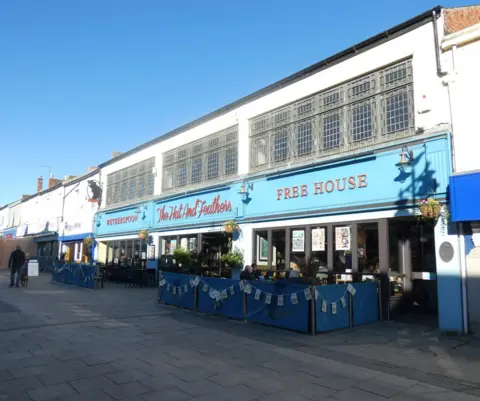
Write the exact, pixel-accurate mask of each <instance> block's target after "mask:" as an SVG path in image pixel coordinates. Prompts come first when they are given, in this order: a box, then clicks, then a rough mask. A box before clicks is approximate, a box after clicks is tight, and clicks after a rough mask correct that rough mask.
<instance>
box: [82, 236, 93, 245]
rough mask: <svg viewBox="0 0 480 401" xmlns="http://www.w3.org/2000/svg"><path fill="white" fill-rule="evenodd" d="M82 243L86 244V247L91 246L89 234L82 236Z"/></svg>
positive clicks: (91, 240)
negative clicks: (85, 236)
mask: <svg viewBox="0 0 480 401" xmlns="http://www.w3.org/2000/svg"><path fill="white" fill-rule="evenodd" d="M83 243H84V244H85V245H86V246H87V247H91V246H92V244H93V237H92V236H91V235H89V236H88V237H87V238H84V239H83Z"/></svg>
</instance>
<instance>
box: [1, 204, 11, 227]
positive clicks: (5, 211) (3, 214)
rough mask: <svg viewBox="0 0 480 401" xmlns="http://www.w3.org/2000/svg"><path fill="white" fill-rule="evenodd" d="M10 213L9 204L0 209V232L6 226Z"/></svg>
mask: <svg viewBox="0 0 480 401" xmlns="http://www.w3.org/2000/svg"><path fill="white" fill-rule="evenodd" d="M9 213H10V205H5V206H4V207H3V209H0V232H1V231H3V230H5V229H6V228H8V217H9Z"/></svg>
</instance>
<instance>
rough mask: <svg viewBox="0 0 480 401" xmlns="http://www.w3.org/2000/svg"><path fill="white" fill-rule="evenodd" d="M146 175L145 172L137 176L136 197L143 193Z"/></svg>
mask: <svg viewBox="0 0 480 401" xmlns="http://www.w3.org/2000/svg"><path fill="white" fill-rule="evenodd" d="M146 179H147V177H146V176H145V174H142V175H139V176H138V178H137V198H141V197H142V196H144V195H145V185H146Z"/></svg>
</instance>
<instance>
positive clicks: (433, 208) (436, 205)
mask: <svg viewBox="0 0 480 401" xmlns="http://www.w3.org/2000/svg"><path fill="white" fill-rule="evenodd" d="M419 209H420V214H421V216H422V218H423V219H426V220H436V219H438V218H439V217H440V213H441V211H442V205H440V202H439V201H438V200H436V199H434V198H428V199H424V200H422V201H421V202H420V206H419Z"/></svg>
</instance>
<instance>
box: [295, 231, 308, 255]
mask: <svg viewBox="0 0 480 401" xmlns="http://www.w3.org/2000/svg"><path fill="white" fill-rule="evenodd" d="M292 252H305V231H303V230H293V231H292Z"/></svg>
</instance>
